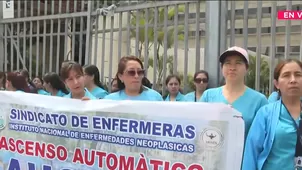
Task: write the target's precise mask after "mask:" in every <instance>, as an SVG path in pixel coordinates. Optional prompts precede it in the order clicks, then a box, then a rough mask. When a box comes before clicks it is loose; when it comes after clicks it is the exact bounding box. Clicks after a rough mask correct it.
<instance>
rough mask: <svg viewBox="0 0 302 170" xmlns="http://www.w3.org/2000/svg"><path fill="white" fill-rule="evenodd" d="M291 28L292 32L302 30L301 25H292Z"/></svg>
mask: <svg viewBox="0 0 302 170" xmlns="http://www.w3.org/2000/svg"><path fill="white" fill-rule="evenodd" d="M290 29H291V30H290V31H291V32H301V26H300V25H293V26H291V28H290Z"/></svg>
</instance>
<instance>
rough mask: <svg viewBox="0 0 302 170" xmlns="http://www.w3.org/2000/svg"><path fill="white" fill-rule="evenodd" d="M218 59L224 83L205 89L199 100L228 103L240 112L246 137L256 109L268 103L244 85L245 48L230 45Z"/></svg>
mask: <svg viewBox="0 0 302 170" xmlns="http://www.w3.org/2000/svg"><path fill="white" fill-rule="evenodd" d="M219 61H220V63H221V70H222V74H223V77H224V79H225V85H224V86H221V87H218V88H212V89H208V90H206V91H205V92H204V93H203V94H202V97H201V100H200V101H201V102H209V103H217V102H221V103H225V104H229V105H231V106H232V107H233V108H234V109H236V110H238V111H239V112H240V113H242V117H243V120H244V123H245V137H246V136H247V133H248V131H249V129H250V126H251V124H252V122H253V120H254V117H255V115H256V113H257V111H258V110H259V109H260V108H261V107H262V106H264V105H266V104H267V103H268V102H267V99H266V97H265V96H264V95H263V94H261V93H259V92H257V91H255V90H253V89H251V88H249V87H247V86H246V85H245V81H244V77H245V75H246V74H247V71H248V67H249V57H248V53H247V51H246V50H245V49H243V48H240V47H236V46H235V47H231V48H229V49H228V50H227V51H225V52H224V53H223V54H222V55H221V56H220V58H219Z"/></svg>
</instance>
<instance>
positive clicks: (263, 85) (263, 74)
mask: <svg viewBox="0 0 302 170" xmlns="http://www.w3.org/2000/svg"><path fill="white" fill-rule="evenodd" d="M249 62H250V63H249V71H248V74H247V76H246V85H247V86H248V87H250V88H253V89H255V79H256V57H255V56H249ZM269 79H270V69H269V64H268V62H267V61H266V60H265V58H264V57H261V58H260V89H261V92H263V93H266V92H267V91H268V88H269Z"/></svg>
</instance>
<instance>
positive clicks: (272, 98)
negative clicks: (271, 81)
mask: <svg viewBox="0 0 302 170" xmlns="http://www.w3.org/2000/svg"><path fill="white" fill-rule="evenodd" d="M278 96H279V94H278V92H276V91H274V92H272V94H271V95H270V96H269V97H268V99H267V100H268V102H269V103H272V102H275V101H277V100H278Z"/></svg>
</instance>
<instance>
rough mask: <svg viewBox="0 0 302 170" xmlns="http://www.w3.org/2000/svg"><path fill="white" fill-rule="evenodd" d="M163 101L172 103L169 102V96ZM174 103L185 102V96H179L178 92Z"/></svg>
mask: <svg viewBox="0 0 302 170" xmlns="http://www.w3.org/2000/svg"><path fill="white" fill-rule="evenodd" d="M165 101H168V102H172V101H171V100H170V95H168V96H167V97H166V99H165ZM175 101H176V102H183V101H186V100H185V95H183V94H181V93H180V92H178V93H177V95H176V98H175Z"/></svg>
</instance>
